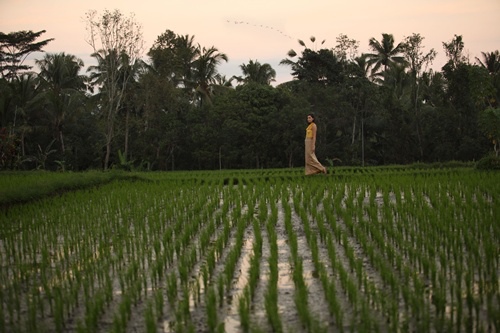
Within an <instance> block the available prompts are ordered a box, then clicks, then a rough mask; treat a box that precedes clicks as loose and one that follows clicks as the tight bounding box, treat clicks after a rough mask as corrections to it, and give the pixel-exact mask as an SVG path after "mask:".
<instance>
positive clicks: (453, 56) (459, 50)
mask: <svg viewBox="0 0 500 333" xmlns="http://www.w3.org/2000/svg"><path fill="white" fill-rule="evenodd" d="M464 45H465V44H464V41H463V39H462V35H455V36H454V37H453V39H452V40H451V41H449V42H447V43H446V42H443V48H444V52H445V53H446V56H447V57H448V62H447V63H446V64H445V65H444V66H443V69H444V70H445V71H452V70H454V69H456V68H457V67H458V66H459V65H460V64H465V63H468V62H469V59H468V58H467V56H466V55H464Z"/></svg>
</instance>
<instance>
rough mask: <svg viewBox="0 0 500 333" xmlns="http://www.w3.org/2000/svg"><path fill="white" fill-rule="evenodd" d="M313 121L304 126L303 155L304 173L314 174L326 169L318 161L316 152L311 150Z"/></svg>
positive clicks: (323, 171) (324, 171)
mask: <svg viewBox="0 0 500 333" xmlns="http://www.w3.org/2000/svg"><path fill="white" fill-rule="evenodd" d="M312 126H313V123H310V124H309V126H307V128H306V140H305V148H306V151H305V156H306V170H305V173H306V175H314V174H317V173H326V169H325V167H324V166H323V165H321V163H320V162H319V161H318V158H317V157H316V154H315V153H314V152H313V147H312V146H313V133H312Z"/></svg>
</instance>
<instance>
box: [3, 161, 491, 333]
mask: <svg viewBox="0 0 500 333" xmlns="http://www.w3.org/2000/svg"><path fill="white" fill-rule="evenodd" d="M130 176H133V177H135V179H136V181H130V180H127V179H130V178H131V177H130ZM499 177H500V176H499V175H498V174H497V173H480V172H476V171H473V170H470V169H445V168H443V169H418V170H417V169H410V168H407V167H404V166H395V167H377V168H364V169H362V168H347V167H346V168H339V169H338V170H337V172H336V174H335V176H331V177H330V176H328V177H323V178H319V177H316V178H314V177H313V178H304V177H303V176H302V175H301V172H300V170H297V169H283V170H238V171H220V172H169V173H146V174H141V175H140V176H135V175H132V174H131V175H127V174H125V175H123V174H121V175H118V176H115V175H106V174H100V173H95V174H84V175H80V174H69V173H68V174H50V173H32V174H22V173H21V174H20V175H19V176H18V175H15V174H12V175H10V174H3V175H1V176H0V188H2V192H1V194H2V195H3V198H7V199H5V200H7V201H4V202H9V205H8V206H5V208H3V209H2V210H0V225H1V228H0V281H1V283H0V333H1V332H11V331H19V332H23V331H33V332H37V331H38V332H44V331H67V330H73V331H77V332H84V331H95V332H103V331H109V330H111V331H113V332H126V331H130V330H133V329H139V330H142V331H147V330H148V329H149V330H151V331H153V327H155V329H156V330H162V329H163V330H164V331H170V332H171V331H182V332H189V331H197V330H204V329H205V330H206V329H207V327H209V326H210V327H211V330H213V331H220V330H223V329H224V323H225V320H226V318H225V317H227V316H228V313H229V312H230V311H229V308H230V307H231V304H230V303H229V302H230V301H231V299H232V297H233V296H235V295H237V297H236V298H235V300H237V302H235V307H237V313H238V316H239V321H240V322H239V325H240V328H241V329H242V330H243V331H245V332H249V331H259V329H260V328H259V326H260V325H261V324H262V322H258V323H256V324H255V325H252V322H253V321H254V320H255V319H256V318H260V317H259V316H260V314H259V313H258V310H259V309H262V311H264V320H265V322H267V323H269V326H266V327H277V330H282V331H287V329H288V328H289V326H288V325H289V324H288V322H287V320H289V318H288V317H287V312H288V309H287V307H290V309H291V308H292V307H293V310H292V311H293V312H294V313H296V314H297V315H299V318H300V321H301V324H302V326H301V327H298V326H295V327H294V329H295V330H296V331H308V330H309V331H312V330H321V329H322V328H323V327H321V325H318V320H317V319H316V317H315V316H316V313H315V312H314V311H313V310H312V307H311V304H312V303H311V299H312V298H311V297H312V296H316V295H311V293H312V290H313V289H311V288H308V285H307V284H306V283H305V282H306V281H305V279H304V272H303V269H304V267H307V266H306V264H307V265H309V263H308V262H307V261H305V259H304V258H310V259H311V261H312V265H313V267H314V270H315V274H316V277H315V278H317V279H318V280H317V281H318V283H319V284H320V286H321V288H320V289H318V290H322V292H323V293H324V299H325V305H327V307H325V311H327V312H328V314H327V315H326V317H327V318H328V316H330V317H329V318H330V320H327V321H328V322H329V323H330V324H329V325H330V326H328V328H327V329H328V330H335V331H337V330H338V331H352V330H359V331H364V330H366V331H377V330H378V331H477V332H481V331H488V330H496V331H498V330H499V329H500V328H499V327H498V325H499V324H498V320H496V318H498V313H499V307H498V303H499V302H500V299H499V296H498V288H499V287H498V275H499V273H500V270H499V258H500V256H499V251H498V244H499V241H500V225H499V224H498V222H497V220H496V217H497V216H498V215H500V205H498V204H497V202H496V201H497V199H496V198H497V197H499V195H500V189H499V188H498V186H497V185H496V184H498V181H499V180H500V179H499ZM78 178H79V179H78ZM137 179H143V180H145V179H147V181H137ZM16 184H21V185H22V186H21V187H22V188H23V190H21V192H22V191H25V192H26V193H24V194H23V193H21V192H20V191H18V190H15V186H14V185H16ZM37 184H39V185H40V186H37ZM47 184H49V186H48V187H47V188H50V189H53V190H55V189H62V188H66V189H71V190H72V191H69V192H65V193H64V194H63V195H59V196H50V195H47V194H50V192H46V191H45V192H44V191H41V190H36V189H35V191H31V190H30V189H29V187H34V188H37V187H38V188H39V187H41V186H42V185H44V186H45V185H47ZM98 184H100V185H99V186H98V187H96V186H95V185H98ZM4 185H5V186H4ZM5 189H7V190H5ZM9 189H11V190H9ZM49 191H50V190H49ZM30 193H38V194H36V195H34V197H36V198H37V200H35V201H29V200H26V198H27V197H29V196H30V195H31V194H30ZM25 194H26V195H25ZM43 196H46V197H43ZM16 202H18V204H16ZM292 209H293V213H292ZM292 214H293V218H292ZM277 221H280V222H279V223H277ZM280 228H281V229H280ZM263 232H265V235H264V236H263V234H262V233H263ZM277 232H280V233H281V234H280V235H279V237H280V242H281V241H282V240H283V241H285V242H286V243H284V244H286V245H285V246H283V245H280V247H279V250H280V251H282V250H283V249H285V248H286V249H288V250H289V252H288V253H285V254H284V255H285V256H286V257H282V252H279V256H278V254H277V248H276V245H275V243H277V237H276V233H277ZM266 238H267V239H268V240H269V242H264V241H263V239H266ZM248 239H251V240H252V244H251V248H252V250H251V253H250V250H249V249H248V250H247V249H245V253H246V255H248V262H249V268H248V269H245V271H242V272H240V273H238V270H237V269H238V267H240V266H239V264H238V263H239V262H240V261H241V259H242V258H241V257H242V249H243V248H244V246H245V244H247V242H246V240H248ZM305 241H307V245H305ZM280 244H281V243H280ZM283 258H289V263H287V265H279V264H278V262H277V260H283ZM262 263H266V267H269V270H267V269H261V267H260V265H261V264H262ZM283 267H292V270H291V271H290V272H288V271H286V272H285V271H283V269H284V268H283ZM309 267H311V266H309ZM263 272H269V273H268V275H267V274H266V276H264V275H263V274H264V273H263ZM241 274H245V275H246V276H247V278H248V279H247V283H246V286H244V287H242V291H241V292H238V293H236V292H235V281H236V279H237V278H238V277H239V276H240V275H241ZM286 274H292V279H293V288H294V289H293V292H292V293H293V294H292V295H293V297H290V303H284V304H281V301H283V300H284V299H278V297H281V296H282V295H284V293H283V290H280V289H279V288H280V285H279V284H278V283H276V281H277V278H276V277H278V279H279V278H280V276H282V275H286ZM209 294H211V295H210V297H209ZM214 295H215V307H214V308H213V309H214V311H215V313H212V312H210V311H212V310H209V309H208V307H207V305H208V304H213V299H214V297H213V296H214ZM285 295H286V294H285ZM163 297H165V299H163ZM278 304H279V305H280V306H282V307H284V308H283V309H281V308H280V307H279V306H278ZM314 310H315V309H314ZM209 318H210V319H209ZM209 320H210V325H209V323H208V321H209ZM133 325H134V326H133ZM162 325H163V326H164V327H163V328H162V327H161V326H162ZM132 326H133V327H132ZM148 327H149V328H148Z"/></svg>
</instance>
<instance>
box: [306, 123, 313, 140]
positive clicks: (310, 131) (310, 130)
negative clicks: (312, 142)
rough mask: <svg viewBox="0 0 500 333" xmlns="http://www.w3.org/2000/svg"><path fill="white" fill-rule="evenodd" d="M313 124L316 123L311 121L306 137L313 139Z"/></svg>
mask: <svg viewBox="0 0 500 333" xmlns="http://www.w3.org/2000/svg"><path fill="white" fill-rule="evenodd" d="M313 126H314V123H310V124H309V126H307V128H306V139H312V138H313Z"/></svg>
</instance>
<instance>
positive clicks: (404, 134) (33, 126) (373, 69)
mask: <svg viewBox="0 0 500 333" xmlns="http://www.w3.org/2000/svg"><path fill="white" fill-rule="evenodd" d="M106 15H108V16H105V15H104V16H103V17H97V18H96V16H95V15H94V16H88V22H89V23H96V22H100V20H102V21H104V20H105V19H108V20H112V22H114V23H115V24H123V23H130V22H128V21H127V20H126V18H125V17H123V16H122V15H121V13H119V12H117V11H115V12H107V13H106ZM113 20H114V21H113ZM90 26H92V25H90ZM95 26H98V25H95ZM99 27H100V26H99ZM128 27H129V28H130V29H132V28H131V26H128ZM125 29H126V28H123V27H121V30H125ZM131 31H134V30H131ZM42 33H43V31H42V32H38V33H32V32H25V31H24V32H17V33H10V34H5V33H0V48H1V49H0V51H1V53H0V55H1V58H0V66H1V73H2V78H1V79H0V92H1V95H0V111H1V118H0V140H1V141H0V154H1V158H0V169H34V168H44V169H50V170H55V169H62V170H85V169H95V168H104V169H107V168H110V167H118V168H136V169H137V168H143V169H147V170H180V169H185V170H191V169H218V168H271V167H272V168H275V167H293V166H301V165H303V140H304V130H305V127H306V123H305V118H306V115H307V113H309V112H313V113H315V115H316V117H317V124H318V131H319V134H318V151H317V155H318V157H319V158H320V159H321V160H323V161H324V162H325V164H328V163H340V161H342V163H343V164H348V165H375V164H377V165H380V164H393V163H413V162H436V161H449V160H461V161H472V160H478V159H480V158H481V157H483V156H485V155H487V154H488V153H490V152H491V151H493V150H495V151H496V145H497V143H498V140H499V137H500V134H499V131H500V108H499V105H498V101H499V99H500V55H499V53H498V51H494V52H483V53H482V54H481V57H480V58H475V59H474V63H473V62H472V61H471V60H470V59H468V58H467V57H466V56H465V55H464V52H463V50H464V42H463V41H462V37H461V36H454V37H453V38H452V40H451V41H449V42H443V49H444V52H445V53H446V55H447V57H448V62H447V63H446V65H445V66H443V68H442V69H441V71H433V70H430V69H429V68H430V67H429V66H430V65H431V63H432V60H433V59H434V58H435V56H436V53H437V52H436V51H435V50H434V49H431V50H430V51H424V46H423V40H424V38H423V37H421V36H420V35H419V34H413V35H412V36H409V37H407V38H405V40H403V41H401V42H400V43H399V44H396V42H395V41H394V38H393V36H392V35H391V34H382V38H381V40H380V41H379V40H377V39H376V38H372V39H370V41H369V46H370V49H371V50H373V53H370V54H362V55H358V54H357V47H358V45H359V42H357V41H354V40H350V39H349V38H347V36H345V35H340V36H339V37H338V38H337V45H336V47H335V48H333V49H326V48H319V49H318V48H317V47H309V46H308V44H307V43H305V42H303V41H299V43H300V45H298V46H300V48H301V49H300V50H299V51H298V52H296V51H294V50H290V51H289V52H288V54H286V52H284V56H287V57H286V58H284V59H283V61H282V65H284V66H289V68H290V70H291V74H292V76H293V77H294V79H293V80H292V81H290V82H286V83H283V84H279V85H277V86H275V87H274V86H272V85H271V83H272V82H273V81H274V78H275V75H276V73H275V71H274V69H273V68H271V66H270V65H268V64H261V63H259V62H258V61H257V60H256V61H250V62H249V63H248V64H242V65H241V71H242V75H241V76H234V77H231V78H226V77H224V76H221V75H220V74H219V73H218V71H217V69H218V66H219V65H220V64H221V62H223V61H227V59H228V58H227V55H226V54H224V53H222V52H221V51H219V50H218V49H217V48H216V47H213V46H212V47H208V48H207V47H204V46H201V45H199V44H197V43H196V42H195V39H194V37H193V36H189V35H186V36H181V35H177V34H176V33H175V32H173V31H170V30H166V31H165V33H163V34H161V35H160V36H158V38H157V40H156V42H155V43H154V44H153V46H152V47H151V49H149V50H148V52H147V57H146V58H140V57H134V56H133V54H130V53H127V52H126V50H125V47H124V48H121V49H118V50H117V49H112V48H109V47H107V46H106V45H104V44H102V45H101V46H99V45H98V44H97V43H94V44H91V45H93V46H94V50H95V53H94V54H93V56H94V57H95V59H96V60H97V65H95V66H91V67H89V68H88V71H87V72H84V70H83V69H84V68H85V67H84V63H83V62H82V61H81V60H80V59H78V58H77V57H75V56H74V55H70V54H65V53H59V54H50V53H49V54H44V56H43V58H42V59H38V60H36V67H37V68H38V71H30V70H29V68H27V66H23V64H22V59H23V57H25V56H26V55H27V54H29V53H31V52H35V51H40V50H42V48H43V46H45V45H46V44H47V43H48V42H50V40H45V41H43V42H38V43H35V40H36V39H37V38H39V37H40V35H41V34H42ZM106 33H107V32H106V31H101V34H104V35H105V34H106ZM129 36H130V35H129ZM94 37H95V38H96V40H97V38H98V37H99V36H98V35H95V36H94ZM136 37H137V38H136V39H134V40H133V41H131V43H132V44H133V43H138V42H139V39H140V35H137V36H136ZM23 38H24V39H23ZM311 42H312V43H313V45H316V40H315V38H314V37H311ZM115 45H116V44H115ZM321 45H322V44H321ZM132 46H134V45H132ZM135 46H137V45H135ZM30 47H31V48H30ZM127 47H129V50H131V48H130V44H127Z"/></svg>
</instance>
